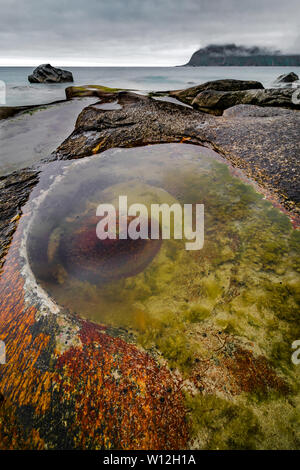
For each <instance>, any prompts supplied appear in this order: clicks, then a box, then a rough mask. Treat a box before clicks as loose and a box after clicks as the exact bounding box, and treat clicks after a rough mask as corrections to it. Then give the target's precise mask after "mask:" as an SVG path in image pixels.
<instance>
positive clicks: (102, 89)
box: [65, 85, 121, 100]
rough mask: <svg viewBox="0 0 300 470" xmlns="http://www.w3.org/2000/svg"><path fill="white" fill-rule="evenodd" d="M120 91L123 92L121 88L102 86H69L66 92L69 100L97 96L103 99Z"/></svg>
mask: <svg viewBox="0 0 300 470" xmlns="http://www.w3.org/2000/svg"><path fill="white" fill-rule="evenodd" d="M118 91H121V88H109V87H106V86H102V85H84V86H69V87H67V88H66V90H65V92H66V98H67V100H71V99H72V98H82V97H85V96H97V97H99V98H102V97H107V96H108V95H109V94H110V93H116V92H118Z"/></svg>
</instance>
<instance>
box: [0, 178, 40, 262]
mask: <svg viewBox="0 0 300 470" xmlns="http://www.w3.org/2000/svg"><path fill="white" fill-rule="evenodd" d="M37 182H38V172H37V171H34V170H30V169H25V170H21V171H18V172H14V173H12V174H11V175H8V176H2V177H0V206H1V211H0V268H1V266H2V265H3V262H4V255H5V253H6V252H7V249H8V246H9V244H10V241H11V238H12V235H13V233H14V231H15V229H16V225H17V222H18V219H19V218H20V215H21V213H22V210H21V207H22V206H23V205H24V204H25V202H26V201H27V199H28V197H29V195H30V192H31V190H32V188H33V187H34V186H35V184H36V183H37Z"/></svg>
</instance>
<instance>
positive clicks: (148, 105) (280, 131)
mask: <svg viewBox="0 0 300 470" xmlns="http://www.w3.org/2000/svg"><path fill="white" fill-rule="evenodd" d="M264 91H267V90H257V91H255V90H253V93H255V92H256V93H259V92H264ZM277 91H279V90H277ZM281 91H282V90H281ZM285 92H288V90H285ZM241 93H242V92H241ZM248 93H249V92H248ZM115 99H117V100H118V103H119V104H121V106H122V109H120V110H115V111H109V112H103V111H102V110H100V109H97V108H95V107H93V106H88V107H87V108H85V109H84V110H83V111H82V113H81V114H80V115H79V116H78V119H77V123H76V128H75V130H74V132H73V133H72V134H71V135H70V136H69V137H68V138H67V139H66V140H65V141H64V142H63V143H62V144H61V145H60V147H59V148H58V149H57V151H56V152H54V153H53V155H52V157H51V158H52V159H53V160H55V159H57V158H58V159H71V158H80V157H85V156H88V155H92V154H95V153H100V152H103V151H105V150H107V149H109V148H112V147H133V146H135V145H147V144H153V143H167V142H188V143H194V144H200V145H206V146H210V147H213V148H214V149H217V150H218V152H220V153H221V154H222V155H224V156H225V158H227V159H228V160H229V161H230V162H231V163H232V164H233V165H234V166H236V167H239V168H242V169H243V171H244V172H245V173H246V175H247V176H249V177H251V178H253V179H254V180H256V181H257V182H258V183H259V184H260V185H262V186H263V187H264V188H267V189H268V190H270V191H271V193H272V194H274V195H275V196H276V197H278V199H279V200H280V201H281V202H282V203H283V204H284V205H285V206H286V207H287V208H288V209H289V210H291V211H292V212H293V213H298V211H299V209H298V203H299V196H298V195H299V184H298V182H299V176H297V175H299V160H300V159H299V145H298V141H299V136H298V133H299V131H298V129H299V125H300V113H299V112H298V111H295V110H288V109H282V108H276V109H274V108H272V107H267V108H264V109H263V110H262V108H260V107H258V106H251V112H250V110H249V108H250V106H249V107H248V108H247V111H246V110H245V108H244V107H243V108H242V110H241V109H240V107H235V108H230V109H231V111H230V113H231V115H230V113H229V115H227V116H224V117H223V116H220V117H216V116H212V115H209V114H204V113H201V112H198V111H195V110H194V109H190V108H185V107H182V108H181V107H180V106H177V105H175V104H173V103H167V102H161V101H157V100H154V99H152V98H148V97H146V96H141V95H137V94H134V93H130V92H121V93H118V94H116V98H115ZM228 112H229V111H228ZM234 113H238V114H237V115H236V116H234V115H233V114H234ZM262 113H263V115H262ZM175 116H176V119H174V117H175ZM265 117H267V119H266V118H265Z"/></svg>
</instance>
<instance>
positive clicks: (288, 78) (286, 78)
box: [275, 72, 299, 83]
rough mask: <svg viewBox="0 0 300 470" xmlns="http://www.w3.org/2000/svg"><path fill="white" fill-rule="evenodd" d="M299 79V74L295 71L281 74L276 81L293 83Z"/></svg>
mask: <svg viewBox="0 0 300 470" xmlns="http://www.w3.org/2000/svg"><path fill="white" fill-rule="evenodd" d="M297 80H299V77H298V75H297V74H296V73H294V72H290V73H284V74H282V75H279V77H278V78H277V79H276V80H275V81H276V82H277V83H293V82H296V81H297Z"/></svg>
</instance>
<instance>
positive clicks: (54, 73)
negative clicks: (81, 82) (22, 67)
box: [28, 64, 74, 83]
mask: <svg viewBox="0 0 300 470" xmlns="http://www.w3.org/2000/svg"><path fill="white" fill-rule="evenodd" d="M28 80H29V81H30V83H65V82H73V81H74V80H73V75H72V73H71V72H68V71H67V70H62V69H57V68H55V67H52V65H50V64H43V65H39V66H38V67H37V68H36V69H35V70H34V71H33V73H32V75H29V76H28Z"/></svg>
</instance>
